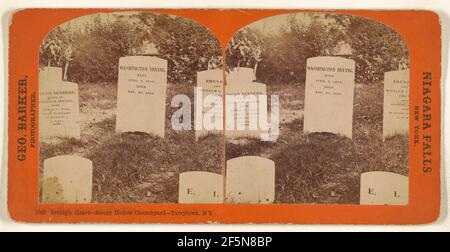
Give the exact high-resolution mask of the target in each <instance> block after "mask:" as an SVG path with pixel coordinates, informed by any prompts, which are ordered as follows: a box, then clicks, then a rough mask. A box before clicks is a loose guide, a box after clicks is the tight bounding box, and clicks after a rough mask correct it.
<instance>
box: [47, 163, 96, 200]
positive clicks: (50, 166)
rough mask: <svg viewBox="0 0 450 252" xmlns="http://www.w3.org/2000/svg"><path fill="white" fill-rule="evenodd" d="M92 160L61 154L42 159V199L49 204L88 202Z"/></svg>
mask: <svg viewBox="0 0 450 252" xmlns="http://www.w3.org/2000/svg"><path fill="white" fill-rule="evenodd" d="M92 172H93V170H92V161H91V160H89V159H86V158H82V157H78V156H72V155H62V156H56V157H52V158H48V159H45V160H44V174H43V181H42V201H43V203H49V204H63V203H64V204H78V203H90V202H91V199H92Z"/></svg>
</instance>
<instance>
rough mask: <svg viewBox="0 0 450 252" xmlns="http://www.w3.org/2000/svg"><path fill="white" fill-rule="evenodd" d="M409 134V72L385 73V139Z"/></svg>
mask: <svg viewBox="0 0 450 252" xmlns="http://www.w3.org/2000/svg"><path fill="white" fill-rule="evenodd" d="M408 132H409V70H400V71H391V72H386V73H384V101H383V139H385V138H387V137H390V136H393V135H396V134H406V135H407V134H408Z"/></svg>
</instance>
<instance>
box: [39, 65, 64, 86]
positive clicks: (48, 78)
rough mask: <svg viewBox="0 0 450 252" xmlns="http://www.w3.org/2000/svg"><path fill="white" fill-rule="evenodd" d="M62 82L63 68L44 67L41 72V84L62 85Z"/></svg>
mask: <svg viewBox="0 0 450 252" xmlns="http://www.w3.org/2000/svg"><path fill="white" fill-rule="evenodd" d="M61 81H62V68H60V67H44V68H42V70H40V71H39V84H41V83H42V82H53V83H60V82H61Z"/></svg>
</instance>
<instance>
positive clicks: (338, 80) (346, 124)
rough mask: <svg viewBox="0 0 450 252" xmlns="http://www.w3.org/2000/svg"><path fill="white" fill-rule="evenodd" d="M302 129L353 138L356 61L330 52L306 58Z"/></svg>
mask: <svg viewBox="0 0 450 252" xmlns="http://www.w3.org/2000/svg"><path fill="white" fill-rule="evenodd" d="M305 85H306V87H305V111H304V125H303V130H304V131H305V132H310V133H311V132H329V133H335V134H340V135H344V136H347V137H349V138H352V126H353V95H354V86H355V61H354V60H350V59H346V58H342V57H333V56H324V57H314V58H309V59H308V60H307V62H306V82H305Z"/></svg>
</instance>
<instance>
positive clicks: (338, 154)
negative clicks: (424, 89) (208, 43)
mask: <svg viewBox="0 0 450 252" xmlns="http://www.w3.org/2000/svg"><path fill="white" fill-rule="evenodd" d="M226 52H227V54H226V67H227V73H228V75H227V89H228V90H229V91H227V92H229V93H236V90H240V93H241V94H243V95H245V94H249V93H258V94H262V95H266V96H267V101H269V102H268V103H269V105H268V106H267V111H269V112H266V111H261V110H258V115H259V116H261V114H262V113H267V116H266V118H269V119H271V120H272V127H271V128H270V129H269V131H272V134H270V133H268V134H269V135H272V136H275V137H273V138H272V139H269V140H264V139H263V138H262V137H261V136H260V135H261V134H260V132H261V131H262V125H261V121H260V120H259V121H258V127H257V128H256V129H254V130H253V131H251V132H253V133H254V134H249V132H245V131H239V132H237V133H238V134H234V132H235V131H228V129H227V133H226V136H227V142H226V160H227V189H226V192H227V196H228V197H229V201H230V202H239V203H300V204H369V205H370V204H374V205H391V204H393V205H406V204H408V185H409V184H408V181H409V180H408V174H409V172H408V169H409V168H408V160H409V155H408V153H409V151H408V148H409V144H408V142H409V138H408V137H409V134H408V133H409V51H408V46H407V45H406V43H405V41H404V40H403V38H402V37H401V35H400V34H399V33H398V32H396V31H395V30H393V29H392V28H390V27H388V26H386V25H384V24H382V23H379V22H377V21H375V20H371V19H368V18H365V17H359V16H351V15H342V14H334V13H315V12H308V13H289V14H283V15H276V16H271V17H268V18H264V19H261V20H258V21H256V22H254V23H251V24H249V25H247V26H245V27H244V28H242V29H241V30H239V31H238V32H236V33H235V34H234V35H233V37H232V38H231V40H230V42H229V43H228V46H227V49H226ZM238 93H239V91H238ZM227 94H228V93H227ZM271 97H278V98H277V99H275V102H276V106H274V104H270V101H273V100H271ZM243 102H244V103H245V102H247V105H248V106H251V105H250V104H251V103H252V102H253V103H258V102H259V103H260V102H261V101H258V100H253V101H250V100H246V101H243ZM228 104H229V103H227V105H228ZM242 107H244V106H242ZM271 108H275V109H276V113H273V112H274V111H271ZM236 110H238V109H236ZM237 113H238V112H236V115H235V117H236V118H237V117H239V115H237ZM258 115H257V116H255V118H256V117H258ZM255 121H256V119H255ZM269 121H270V120H269ZM273 122H275V123H273ZM249 124H250V121H249V119H248V118H247V120H246V121H245V123H244V125H245V126H249ZM228 132H230V133H233V134H228ZM251 132H250V133H251ZM273 133H276V134H275V135H274V134H273ZM228 179H230V181H229V180H228Z"/></svg>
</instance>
